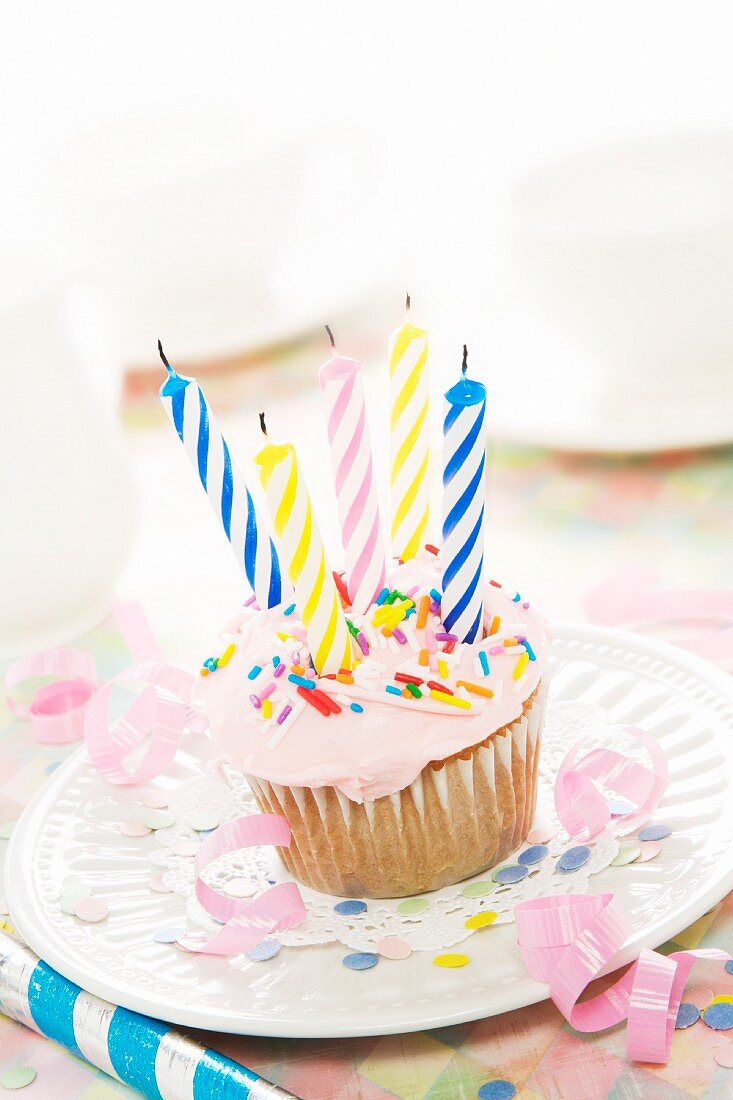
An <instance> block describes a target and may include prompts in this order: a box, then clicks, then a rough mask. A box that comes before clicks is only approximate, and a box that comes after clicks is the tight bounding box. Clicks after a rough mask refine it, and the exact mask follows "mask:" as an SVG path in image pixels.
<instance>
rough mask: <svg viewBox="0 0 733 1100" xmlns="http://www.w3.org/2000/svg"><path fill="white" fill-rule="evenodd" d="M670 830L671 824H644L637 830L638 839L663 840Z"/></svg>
mask: <svg viewBox="0 0 733 1100" xmlns="http://www.w3.org/2000/svg"><path fill="white" fill-rule="evenodd" d="M671 832H672V826H671V825H661V824H660V825H645V826H644V828H643V829H640V830H639V840H664V838H665V837H667V836H669V835H670V833H671Z"/></svg>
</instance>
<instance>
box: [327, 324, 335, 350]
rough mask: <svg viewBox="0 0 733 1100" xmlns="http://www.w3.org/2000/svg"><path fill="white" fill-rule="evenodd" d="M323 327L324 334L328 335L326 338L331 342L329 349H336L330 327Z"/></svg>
mask: <svg viewBox="0 0 733 1100" xmlns="http://www.w3.org/2000/svg"><path fill="white" fill-rule="evenodd" d="M325 327H326V332H327V333H328V338H329V340H330V341H331V347H332V348H335V347H336V341H335V340H334V338H333V333H332V332H331V326H330V325H326V326H325Z"/></svg>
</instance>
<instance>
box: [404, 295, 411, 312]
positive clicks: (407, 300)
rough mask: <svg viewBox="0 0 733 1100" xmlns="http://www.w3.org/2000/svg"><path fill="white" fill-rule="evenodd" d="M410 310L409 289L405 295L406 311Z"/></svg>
mask: <svg viewBox="0 0 733 1100" xmlns="http://www.w3.org/2000/svg"><path fill="white" fill-rule="evenodd" d="M409 312H410V292H409V290H408V292H407V294H406V295H405V313H409Z"/></svg>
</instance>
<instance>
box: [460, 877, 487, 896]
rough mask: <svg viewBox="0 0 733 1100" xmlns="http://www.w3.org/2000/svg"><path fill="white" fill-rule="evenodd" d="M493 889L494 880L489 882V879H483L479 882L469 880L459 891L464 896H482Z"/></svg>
mask: <svg viewBox="0 0 733 1100" xmlns="http://www.w3.org/2000/svg"><path fill="white" fill-rule="evenodd" d="M495 889H496V883H495V882H491V881H490V880H489V879H483V880H482V881H481V882H469V884H468V885H467V886H464V887H463V889H462V890H461V893H462V894H463V896H464V898H482V897H484V896H485V895H486V894H490V893H491V892H492V890H495Z"/></svg>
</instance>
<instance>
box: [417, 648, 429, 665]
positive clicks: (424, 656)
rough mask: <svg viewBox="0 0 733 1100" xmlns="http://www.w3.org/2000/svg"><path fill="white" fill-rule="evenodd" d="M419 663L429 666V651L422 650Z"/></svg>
mask: <svg viewBox="0 0 733 1100" xmlns="http://www.w3.org/2000/svg"><path fill="white" fill-rule="evenodd" d="M418 663H419V664H421V665H427V663H428V651H427V649H421V650H420V657H419V658H418Z"/></svg>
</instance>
